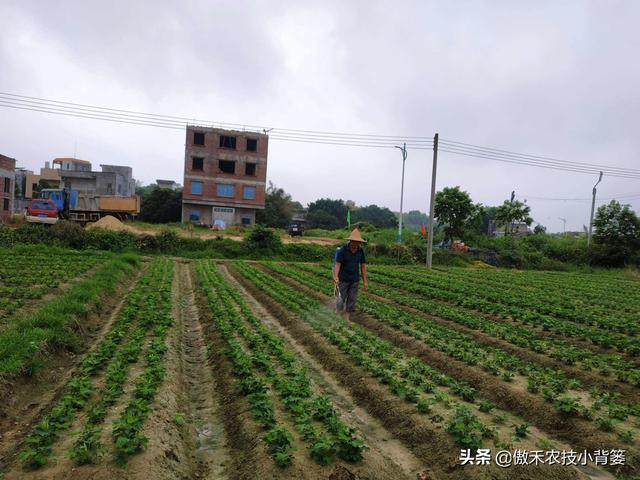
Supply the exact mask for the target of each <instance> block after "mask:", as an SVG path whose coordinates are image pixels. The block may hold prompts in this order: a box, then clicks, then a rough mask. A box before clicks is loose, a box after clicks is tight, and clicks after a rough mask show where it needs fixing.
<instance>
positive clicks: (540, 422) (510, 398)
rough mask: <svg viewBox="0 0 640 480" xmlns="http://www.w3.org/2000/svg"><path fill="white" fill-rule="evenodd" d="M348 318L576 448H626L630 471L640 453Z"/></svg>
mask: <svg viewBox="0 0 640 480" xmlns="http://www.w3.org/2000/svg"><path fill="white" fill-rule="evenodd" d="M269 273H270V274H272V275H274V276H277V277H278V279H279V280H282V281H283V282H285V283H287V284H289V285H291V286H294V287H295V288H297V289H299V290H301V291H304V293H305V294H306V295H310V296H312V297H314V298H317V299H319V300H321V301H323V302H327V301H328V297H327V296H325V295H323V294H320V293H318V292H316V291H314V290H312V289H310V288H308V287H306V286H303V285H300V284H299V283H297V282H295V281H294V280H292V279H291V278H288V277H286V276H283V275H281V274H278V273H277V272H273V271H269ZM351 321H353V322H354V323H357V324H359V325H360V326H362V327H364V328H366V329H367V330H369V331H371V332H373V333H375V334H376V335H377V336H379V337H380V338H382V339H384V340H387V341H389V342H391V343H392V344H394V345H395V346H396V347H399V348H402V349H403V350H404V351H405V352H407V353H408V354H409V355H412V356H415V357H418V358H420V359H421V360H423V361H424V362H425V363H427V364H428V365H430V366H432V367H433V368H435V369H437V370H440V371H441V372H443V373H446V374H448V375H450V376H452V377H453V378H456V379H459V380H464V381H466V382H468V383H469V384H470V385H471V386H472V387H474V388H476V389H477V390H478V391H479V392H480V394H481V395H482V397H483V398H485V399H488V400H490V401H492V402H493V403H495V404H496V405H497V406H498V407H500V408H502V409H504V410H506V411H509V412H512V413H514V414H517V415H519V416H521V417H522V418H524V419H525V420H527V421H529V422H531V423H532V424H534V425H536V426H537V427H538V428H540V429H541V430H542V431H543V432H545V433H547V434H548V435H550V436H552V437H557V438H559V439H561V440H562V441H565V442H567V443H569V444H571V445H572V446H574V448H575V447H578V448H580V449H587V450H591V451H593V450H596V449H599V448H603V447H602V446H603V445H607V448H619V449H626V450H627V459H626V460H627V461H626V465H625V469H624V471H625V472H627V473H631V472H633V471H634V469H635V468H637V465H638V462H639V457H640V455H639V454H640V452H639V451H638V449H637V448H633V447H632V448H630V447H629V446H628V445H624V444H622V443H621V442H620V441H619V440H618V439H617V437H616V436H615V435H613V434H610V433H605V432H601V431H598V430H597V429H596V427H595V424H594V423H593V422H589V421H587V420H583V419H580V418H571V417H565V416H562V415H561V414H559V413H557V412H556V411H555V410H553V409H552V407H551V406H550V405H549V403H548V402H546V401H545V400H544V399H543V398H541V397H539V396H535V395H533V394H531V393H529V392H527V391H526V390H523V389H516V388H514V386H513V385H509V384H505V383H504V382H502V381H501V380H499V379H496V377H494V376H493V375H491V374H489V373H487V372H484V371H483V370H481V369H479V368H478V367H474V366H469V365H467V364H466V363H464V362H461V361H459V360H456V359H453V358H451V357H449V356H448V355H446V354H445V353H443V352H440V351H439V350H436V349H433V348H430V347H428V346H427V345H425V344H424V343H422V342H420V341H418V340H416V339H415V338H413V337H410V336H408V335H405V334H403V333H401V332H399V331H397V330H395V329H393V328H391V327H389V326H387V325H385V324H383V323H381V322H380V321H378V320H376V319H374V318H372V317H370V316H368V315H366V314H363V313H357V314H353V315H351Z"/></svg>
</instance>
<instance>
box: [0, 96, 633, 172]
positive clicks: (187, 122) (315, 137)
mask: <svg viewBox="0 0 640 480" xmlns="http://www.w3.org/2000/svg"><path fill="white" fill-rule="evenodd" d="M0 107H5V108H13V109H20V110H27V111H34V112H42V113H50V114H56V115H62V116H69V117H76V118H85V119H93V120H103V121H110V122H115V123H123V124H129V125H139V126H150V127H159V128H167V129H174V130H184V129H185V128H186V127H187V126H204V127H214V128H229V127H234V128H235V127H238V128H242V131H247V130H246V129H247V128H248V127H249V128H251V129H252V130H249V131H254V132H256V133H258V132H262V133H265V134H268V136H269V138H270V139H273V140H278V141H287V142H297V143H311V144H324V145H339V146H352V147H367V148H394V147H395V146H397V144H398V143H406V144H407V148H410V149H413V150H432V149H433V140H432V139H431V138H429V137H420V136H392V135H375V134H350V133H341V132H325V131H313V130H296V129H288V128H266V127H259V126H256V125H240V124H234V123H227V122H215V121H210V120H199V119H190V118H187V117H179V116H172V115H160V114H153V113H144V112H138V111H130V110H122V109H114V108H108V107H99V106H94V105H87V104H81V103H72V102H62V101H58V100H49V99H44V98H39V97H29V96H25V95H17V94H12V93H5V92H0ZM438 150H439V151H441V152H444V153H450V154H454V155H462V156H466V157H473V158H479V159H485V160H492V161H498V162H503V163H510V164H516V165H525V166H532V167H538V168H545V169H551V170H559V171H567V172H575V173H584V174H597V173H599V172H600V171H603V172H604V173H605V174H606V175H607V176H611V177H618V178H628V179H640V170H638V169H631V168H623V167H614V166H604V165H598V164H589V163H581V162H572V161H565V160H559V159H555V158H552V157H544V156H539V155H530V154H524V153H518V152H513V151H509V150H504V149H498V148H489V147H481V146H479V145H474V144H470V143H465V142H458V141H455V140H447V139H440V140H439V147H438Z"/></svg>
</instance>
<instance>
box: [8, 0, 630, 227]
mask: <svg viewBox="0 0 640 480" xmlns="http://www.w3.org/2000/svg"><path fill="white" fill-rule="evenodd" d="M639 14H640V5H639V4H637V3H635V2H623V1H617V2H606V3H602V2H595V1H592V2H582V1H574V2H552V1H542V2H535V3H521V2H506V1H505V2H495V1H492V2H480V1H467V2H443V1H442V2H404V3H401V4H399V3H398V2H382V1H379V2H365V1H357V2H338V1H313V2H285V1H282V2H260V1H247V2H223V1H221V2H215V3H214V2H205V1H200V2H170V1H163V2H127V3H125V2H117V4H116V5H114V4H113V3H112V4H109V3H104V2H93V1H84V2H81V1H69V2H56V3H54V2H45V1H39V2H38V1H34V2H18V1H9V2H4V3H3V4H2V6H0V17H1V18H3V35H2V38H1V39H0V42H1V43H0V69H1V70H2V75H1V76H0V86H1V88H0V90H3V91H9V92H14V93H21V94H25V95H35V96H42V97H47V98H54V99H60V100H68V101H75V102H82V103H89V104H96V105H103V106H109V107H114V108H125V109H135V110H141V111H147V112H156V113H165V114H175V115H182V116H187V117H198V118H208V119H212V120H217V121H228V122H235V123H246V124H262V125H270V126H276V127H287V128H300V129H317V130H331V131H347V132H359V133H380V134H403V135H425V136H432V135H433V133H434V132H436V131H438V132H440V134H441V136H442V137H443V138H449V139H453V140H460V141H467V142H470V143H475V144H480V145H485V146H494V147H503V148H507V149H511V150H515V151H520V152H526V153H531V154H538V155H548V156H555V157H558V158H563V159H567V160H573V161H583V162H590V163H602V164H607V165H612V166H621V167H629V168H640V161H639V159H638V152H639V151H640V136H639V135H637V126H638V124H639V123H640V122H639V121H638V120H639V118H638V117H639V115H640V108H639V107H640V93H639V92H638V89H637V85H638V84H639V80H640V64H638V62H635V61H634V60H633V58H634V54H635V52H636V51H638V49H639V47H640V33H639V32H638V30H637V28H636V25H635V19H637V18H638V17H639ZM0 140H1V144H2V152H1V153H4V154H7V155H10V156H13V157H15V158H17V159H18V161H19V163H20V164H22V165H25V166H27V167H29V168H33V169H36V168H39V166H41V165H42V163H43V162H44V161H45V160H50V159H51V158H53V157H56V156H62V155H70V154H73V150H74V149H77V152H78V156H80V157H83V158H88V159H90V160H92V161H93V162H94V163H95V164H96V165H97V164H99V163H107V162H111V163H116V162H119V163H124V164H129V165H131V166H133V168H134V174H135V175H136V176H137V177H138V178H140V179H142V180H143V181H145V182H151V181H153V180H155V178H158V177H167V178H175V179H178V180H180V181H181V176H182V159H183V154H184V151H183V148H184V133H183V132H180V131H172V130H163V129H155V128H151V127H134V126H126V125H118V124H111V123H108V122H99V121H91V120H81V119H73V118H65V117H56V116H52V115H47V114H39V113H34V112H22V111H15V110H9V109H1V110H0ZM430 158H431V153H430V152H428V151H410V152H409V159H408V161H407V180H406V187H405V195H406V197H405V206H406V208H407V209H414V208H419V209H421V210H423V211H424V210H426V209H427V207H428V204H427V195H428V192H427V190H428V181H429V174H430ZM440 160H441V161H440V169H439V177H438V186H439V187H442V186H445V185H460V186H461V187H462V188H464V189H465V190H467V191H469V192H470V193H471V194H472V195H473V197H474V199H475V200H476V201H478V202H482V203H484V204H496V203H501V202H502V200H504V199H505V198H507V196H508V195H509V193H510V192H511V190H514V189H515V190H516V191H517V193H518V194H519V196H521V198H525V197H526V196H529V197H531V196H532V195H533V196H540V197H554V198H555V197H562V198H564V197H566V198H574V197H580V198H582V197H588V196H589V195H590V191H591V186H592V184H593V182H594V181H595V178H592V176H588V175H583V174H573V173H565V172H554V171H550V170H543V169H535V168H531V167H523V166H515V165H508V164H503V163H499V162H492V161H488V160H481V159H476V158H465V157H460V156H455V155H452V154H447V153H442V154H441V157H440ZM399 166H400V155H399V153H398V152H397V151H395V150H384V149H383V150H378V149H364V148H352V147H338V146H321V145H313V144H294V143H286V142H281V141H280V142H279V141H276V140H273V141H272V142H271V148H270V166H269V179H270V180H272V181H274V182H275V183H276V184H278V185H279V186H282V187H284V188H285V189H287V190H288V191H290V192H291V193H292V194H293V196H294V197H295V198H297V199H299V200H301V201H303V202H309V201H312V200H315V199H316V198H319V197H324V196H329V197H340V198H344V199H353V200H355V201H356V202H357V203H359V204H367V203H377V204H380V205H385V206H388V207H390V208H392V209H398V207H399V184H400V169H399ZM600 191H601V192H602V194H601V196H602V197H603V198H605V197H611V196H614V195H615V194H616V193H628V192H640V186H639V184H638V181H637V180H626V179H613V178H605V180H604V181H603V183H602V185H601V188H600ZM529 203H530V204H531V205H532V209H533V214H534V217H535V218H536V220H538V221H540V222H542V223H543V224H545V225H548V226H549V227H551V229H553V230H559V229H561V228H562V223H561V222H560V221H559V220H558V217H560V216H562V217H567V218H568V219H569V221H568V223H567V227H568V228H570V229H574V230H575V229H581V227H582V225H583V224H584V223H586V222H587V220H588V209H589V202H588V201H583V202H557V201H556V202H552V201H544V200H534V199H533V198H531V199H530V200H529ZM631 203H632V205H633V206H634V207H635V208H636V210H640V200H638V199H633V200H632V201H631Z"/></svg>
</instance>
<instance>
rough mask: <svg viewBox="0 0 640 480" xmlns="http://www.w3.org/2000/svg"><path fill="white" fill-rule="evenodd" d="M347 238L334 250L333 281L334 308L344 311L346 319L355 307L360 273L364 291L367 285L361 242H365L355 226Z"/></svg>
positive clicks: (339, 311) (340, 311)
mask: <svg viewBox="0 0 640 480" xmlns="http://www.w3.org/2000/svg"><path fill="white" fill-rule="evenodd" d="M347 240H349V243H347V244H346V245H344V246H343V247H341V248H340V249H339V250H338V251H337V252H336V258H335V260H336V264H335V267H334V269H333V282H334V283H335V284H336V285H337V287H338V299H337V301H336V310H337V312H338V313H342V312H343V311H345V312H346V314H345V317H346V318H347V319H348V318H349V314H350V313H351V312H353V311H354V310H355V308H356V299H357V298H358V285H359V283H360V274H362V287H363V288H364V290H365V292H366V291H367V288H368V285H367V265H366V259H365V255H364V250H363V249H362V244H363V243H367V242H365V241H364V240H363V238H362V236H361V235H360V230H358V229H357V228H356V229H354V230H353V231H352V232H351V235H349V237H348V238H347Z"/></svg>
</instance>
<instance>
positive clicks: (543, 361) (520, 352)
mask: <svg viewBox="0 0 640 480" xmlns="http://www.w3.org/2000/svg"><path fill="white" fill-rule="evenodd" d="M268 272H269V273H275V272H273V271H272V270H269V271H268ZM304 272H305V273H307V272H306V271H304ZM308 293H309V294H310V295H313V296H314V298H316V299H318V300H320V301H323V302H326V301H327V298H328V297H327V296H326V295H323V294H321V293H319V292H315V291H313V290H310V289H309V290H308ZM366 295H369V296H370V297H371V298H373V299H375V300H378V301H381V302H385V303H388V304H390V305H393V306H394V307H396V308H399V309H401V310H404V311H405V312H408V313H411V314H412V315H417V316H419V317H423V318H426V319H428V320H430V321H432V322H435V323H437V324H439V325H441V326H443V327H447V328H449V329H451V330H455V331H457V332H460V333H464V334H465V335H468V336H470V337H472V338H473V339H474V340H475V341H477V342H478V343H479V344H481V345H490V346H493V347H497V348H500V349H501V350H504V351H505V352H508V353H511V354H513V355H517V356H518V357H520V358H522V359H523V360H529V361H531V362H533V363H537V364H539V365H542V366H545V367H548V368H553V369H556V370H558V369H559V370H564V371H565V372H567V374H568V375H569V376H571V377H573V378H576V379H578V380H580V382H582V383H583V384H584V385H585V386H586V387H598V388H599V389H604V390H610V391H613V392H617V393H619V394H620V395H621V396H622V398H624V399H625V400H626V401H629V402H635V401H637V398H638V395H640V390H639V389H638V387H635V386H633V385H630V384H628V383H622V382H619V381H617V380H616V379H615V378H609V377H605V376H603V375H602V374H600V373H599V372H598V371H596V370H586V369H584V368H581V367H578V366H572V365H566V364H564V363H562V362H560V361H558V360H555V359H554V358H551V357H549V356H547V355H544V354H541V353H536V352H534V351H532V350H528V349H526V348H523V347H519V346H517V345H514V344H512V343H509V342H508V341H506V340H503V339H501V338H496V337H492V336H491V335H489V334H488V333H484V332H482V331H480V330H474V329H472V328H469V327H466V326H464V325H461V324H459V323H456V322H454V321H453V320H447V319H445V318H441V317H437V316H434V315H430V314H429V313H426V312H423V311H421V310H418V309H416V308H413V307H409V306H406V305H402V304H399V303H397V302H394V301H393V300H390V299H388V298H385V297H380V296H378V295H374V294H372V293H370V292H367V293H366ZM519 326H520V325H519ZM554 339H557V337H555V338H554ZM563 340H566V338H564V339H563Z"/></svg>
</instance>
